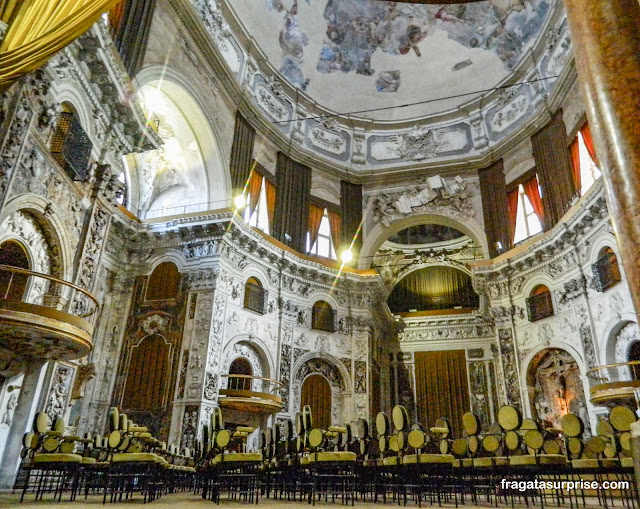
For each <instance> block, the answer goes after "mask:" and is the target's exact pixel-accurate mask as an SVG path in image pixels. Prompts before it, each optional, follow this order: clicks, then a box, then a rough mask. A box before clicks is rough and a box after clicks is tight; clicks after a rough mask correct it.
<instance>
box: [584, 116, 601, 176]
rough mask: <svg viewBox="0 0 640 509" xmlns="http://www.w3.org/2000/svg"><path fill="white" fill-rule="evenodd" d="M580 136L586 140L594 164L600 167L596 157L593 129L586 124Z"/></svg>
mask: <svg viewBox="0 0 640 509" xmlns="http://www.w3.org/2000/svg"><path fill="white" fill-rule="evenodd" d="M580 134H582V139H583V140H584V144H585V146H586V147H587V150H588V151H589V155H590V156H591V159H593V162H594V163H596V166H599V165H598V156H597V155H596V148H595V146H594V145H593V138H592V137H591V129H590V128H589V124H585V125H583V126H582V129H580Z"/></svg>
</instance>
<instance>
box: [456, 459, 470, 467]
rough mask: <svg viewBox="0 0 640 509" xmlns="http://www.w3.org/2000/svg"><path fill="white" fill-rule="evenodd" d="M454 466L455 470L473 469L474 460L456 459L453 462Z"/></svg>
mask: <svg viewBox="0 0 640 509" xmlns="http://www.w3.org/2000/svg"><path fill="white" fill-rule="evenodd" d="M452 465H453V467H454V468H461V467H472V466H473V458H460V459H456V460H453V463H452Z"/></svg>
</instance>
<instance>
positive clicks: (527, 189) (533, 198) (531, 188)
mask: <svg viewBox="0 0 640 509" xmlns="http://www.w3.org/2000/svg"><path fill="white" fill-rule="evenodd" d="M522 187H523V188H524V194H526V195H527V198H529V201H530V202H531V206H532V207H533V211H534V212H535V213H536V216H538V219H539V220H540V223H541V224H544V209H543V208H542V198H540V189H538V179H537V177H531V178H530V179H529V180H527V181H526V182H525V183H524V184H522Z"/></svg>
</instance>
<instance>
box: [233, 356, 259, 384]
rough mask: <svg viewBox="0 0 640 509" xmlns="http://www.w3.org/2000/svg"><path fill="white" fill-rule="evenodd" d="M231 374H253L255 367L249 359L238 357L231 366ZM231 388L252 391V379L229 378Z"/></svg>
mask: <svg viewBox="0 0 640 509" xmlns="http://www.w3.org/2000/svg"><path fill="white" fill-rule="evenodd" d="M229 374H230V375H248V376H253V368H252V367H251V363H250V362H249V361H248V360H247V359H244V358H242V357H238V358H237V359H235V360H234V361H233V362H232V363H231V366H229ZM229 389H235V390H241V391H250V390H251V379H250V378H242V377H239V378H234V377H231V378H229Z"/></svg>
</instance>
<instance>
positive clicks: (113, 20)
mask: <svg viewBox="0 0 640 509" xmlns="http://www.w3.org/2000/svg"><path fill="white" fill-rule="evenodd" d="M125 3H126V0H120V1H119V2H118V3H117V4H116V5H114V6H113V8H112V9H111V11H110V12H109V24H110V25H111V37H115V36H116V34H117V33H118V28H119V27H120V23H122V17H123V16H124V5H125Z"/></svg>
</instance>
